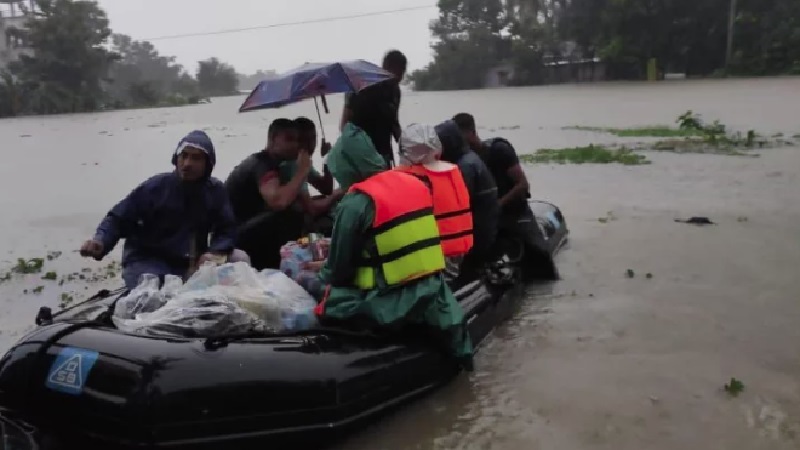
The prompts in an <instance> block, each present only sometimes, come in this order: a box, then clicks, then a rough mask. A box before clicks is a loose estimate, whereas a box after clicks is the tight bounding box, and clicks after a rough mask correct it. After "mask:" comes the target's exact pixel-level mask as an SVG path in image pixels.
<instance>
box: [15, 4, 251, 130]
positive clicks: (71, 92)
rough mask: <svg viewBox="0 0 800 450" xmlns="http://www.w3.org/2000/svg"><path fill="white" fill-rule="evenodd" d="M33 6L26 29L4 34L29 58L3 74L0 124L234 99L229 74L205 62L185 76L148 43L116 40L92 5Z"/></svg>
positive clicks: (215, 62)
mask: <svg viewBox="0 0 800 450" xmlns="http://www.w3.org/2000/svg"><path fill="white" fill-rule="evenodd" d="M36 5H37V8H36V11H28V13H29V14H31V19H30V20H29V21H28V22H27V23H26V26H25V27H24V28H21V29H20V28H17V29H11V30H8V31H7V33H8V34H9V35H10V36H13V37H14V38H15V40H16V41H19V42H24V43H25V44H26V47H27V48H28V49H30V51H26V52H24V53H23V54H22V55H20V58H19V60H18V61H15V62H12V63H11V64H9V66H8V69H7V70H4V71H2V72H0V117H3V116H14V115H22V114H59V113H71V112H91V111H97V110H101V109H109V108H128V107H153V106H177V105H182V104H188V103H198V102H200V101H201V100H202V99H203V98H206V97H211V96H221V95H230V94H235V93H237V92H238V91H237V84H238V75H237V74H236V71H235V69H234V68H233V67H232V66H230V65H228V64H225V63H223V62H221V61H220V60H218V59H217V58H209V59H208V60H205V61H200V62H199V63H198V65H197V69H196V71H195V73H194V74H192V73H189V72H188V71H187V70H186V69H185V68H184V67H183V66H181V65H180V64H177V63H176V62H175V58H174V57H171V56H163V55H161V54H159V52H158V50H156V48H155V47H154V46H153V44H151V43H150V42H147V41H136V40H133V39H132V38H131V37H130V36H126V35H122V34H113V33H112V31H111V29H110V28H109V21H108V17H107V16H106V13H105V11H103V9H101V8H100V7H99V6H98V4H97V3H96V2H94V1H84V0H37V2H36ZM0 38H5V36H0Z"/></svg>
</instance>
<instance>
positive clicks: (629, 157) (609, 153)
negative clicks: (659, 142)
mask: <svg viewBox="0 0 800 450" xmlns="http://www.w3.org/2000/svg"><path fill="white" fill-rule="evenodd" d="M519 158H520V160H521V161H522V162H526V163H534V164H547V163H557V164H567V163H570V164H611V163H618V164H624V165H626V166H636V165H641V164H650V163H651V161H649V160H647V157H645V156H644V155H639V154H637V153H634V152H633V150H631V149H628V148H624V147H623V148H619V149H609V148H606V147H603V146H599V145H592V144H590V145H588V146H586V147H569V148H562V149H550V148H543V149H540V150H537V151H536V153H534V154H532V155H519Z"/></svg>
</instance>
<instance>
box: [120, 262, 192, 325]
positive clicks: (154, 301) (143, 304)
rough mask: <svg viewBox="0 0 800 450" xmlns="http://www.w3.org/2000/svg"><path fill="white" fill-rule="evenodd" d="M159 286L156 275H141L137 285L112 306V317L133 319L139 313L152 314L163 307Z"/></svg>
mask: <svg viewBox="0 0 800 450" xmlns="http://www.w3.org/2000/svg"><path fill="white" fill-rule="evenodd" d="M178 280H179V281H180V279H178ZM159 284H160V281H159V279H158V276H157V275H152V274H149V273H147V274H144V275H142V276H141V278H140V279H139V284H138V285H136V287H135V288H133V289H132V290H131V291H130V292H129V293H128V295H126V296H125V297H123V298H121V299H119V300H118V301H117V303H116V305H114V317H115V318H120V319H133V318H134V317H136V315H137V314H139V313H146V312H152V311H155V310H157V309H158V308H161V307H162V306H164V303H165V302H166V300H165V299H164V295H163V294H162V293H161V291H160V290H159V288H158V285H159Z"/></svg>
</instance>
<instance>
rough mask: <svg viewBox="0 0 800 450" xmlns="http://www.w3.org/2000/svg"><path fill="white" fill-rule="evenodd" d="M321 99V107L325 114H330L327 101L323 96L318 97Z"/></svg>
mask: <svg viewBox="0 0 800 450" xmlns="http://www.w3.org/2000/svg"><path fill="white" fill-rule="evenodd" d="M320 98H321V99H322V107H323V108H325V114H330V113H331V110H330V109H328V99H327V98H326V97H325V94H322V95H320Z"/></svg>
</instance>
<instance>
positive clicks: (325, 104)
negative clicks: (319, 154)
mask: <svg viewBox="0 0 800 450" xmlns="http://www.w3.org/2000/svg"><path fill="white" fill-rule="evenodd" d="M320 97H322V106H323V107H325V113H326V114H329V113H330V111H328V102H327V101H326V100H325V96H324V95H320ZM314 107H315V108H317V119H319V131H320V133H322V142H325V127H324V126H323V125H322V114H320V113H319V102H317V97H314Z"/></svg>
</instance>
